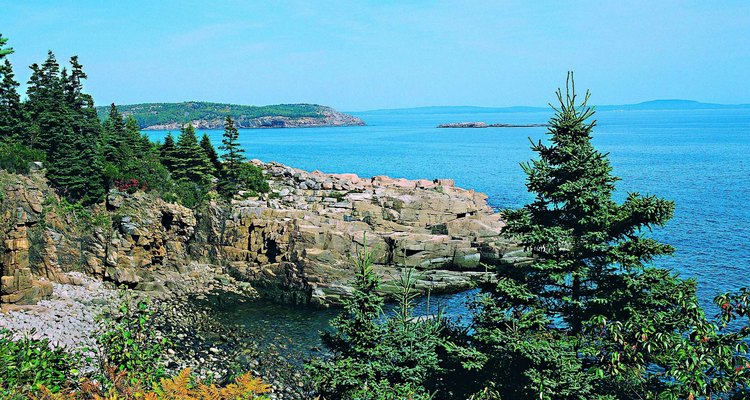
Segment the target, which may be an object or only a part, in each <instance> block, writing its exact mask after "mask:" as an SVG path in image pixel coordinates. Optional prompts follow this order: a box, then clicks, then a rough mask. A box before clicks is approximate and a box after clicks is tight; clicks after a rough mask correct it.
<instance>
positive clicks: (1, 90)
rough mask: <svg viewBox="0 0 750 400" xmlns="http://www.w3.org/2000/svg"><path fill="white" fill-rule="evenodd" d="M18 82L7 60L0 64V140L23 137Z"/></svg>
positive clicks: (22, 117) (22, 118)
mask: <svg viewBox="0 0 750 400" xmlns="http://www.w3.org/2000/svg"><path fill="white" fill-rule="evenodd" d="M18 85H19V84H18V82H17V81H16V80H15V75H14V74H13V66H12V65H11V63H10V61H9V60H7V59H6V60H5V63H4V64H3V65H0V140H5V141H10V140H13V141H19V140H21V138H22V137H23V134H24V130H25V126H24V114H23V108H22V105H21V96H20V95H19V94H18Z"/></svg>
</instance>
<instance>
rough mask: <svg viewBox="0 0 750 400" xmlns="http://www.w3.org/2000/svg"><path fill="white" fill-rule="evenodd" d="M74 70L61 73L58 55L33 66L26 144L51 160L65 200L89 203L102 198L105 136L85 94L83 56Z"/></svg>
mask: <svg viewBox="0 0 750 400" xmlns="http://www.w3.org/2000/svg"><path fill="white" fill-rule="evenodd" d="M70 65H71V70H70V73H68V72H67V71H66V70H64V69H63V70H62V71H60V66H59V64H58V63H57V60H56V59H55V56H54V54H52V52H49V53H48V57H47V60H46V61H45V62H44V64H42V66H39V65H37V64H34V65H32V66H31V69H32V75H31V78H30V80H29V86H28V92H27V95H28V101H27V102H26V103H25V104H24V109H25V110H26V111H27V112H28V115H29V118H30V120H29V123H30V127H29V129H28V130H27V132H25V134H24V135H23V136H24V138H23V140H24V142H25V143H26V144H27V145H28V146H30V147H32V148H34V149H39V150H41V151H43V152H44V153H45V154H46V155H47V160H48V165H47V171H48V177H49V179H50V181H51V182H52V183H53V184H54V185H55V186H57V188H58V189H59V190H60V191H61V192H62V194H63V195H65V196H66V197H68V198H69V199H71V200H76V201H82V202H84V203H86V204H90V203H94V202H96V201H98V200H100V199H101V197H102V196H103V194H104V188H103V187H102V185H101V179H102V176H101V170H102V166H101V164H100V158H99V154H98V149H97V142H98V140H99V135H100V125H99V120H98V119H97V117H96V111H95V109H94V104H93V99H92V98H91V96H89V95H87V94H84V93H83V92H82V81H83V80H85V79H86V74H85V73H83V69H82V66H81V65H80V64H79V63H78V58H77V57H75V56H74V57H72V58H71V59H70Z"/></svg>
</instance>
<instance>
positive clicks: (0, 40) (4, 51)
mask: <svg viewBox="0 0 750 400" xmlns="http://www.w3.org/2000/svg"><path fill="white" fill-rule="evenodd" d="M6 44H8V38H4V37H3V34H2V33H0V60H2V59H3V58H5V56H7V55H8V54H12V53H13V48H12V47H8V48H6V47H5V45H6Z"/></svg>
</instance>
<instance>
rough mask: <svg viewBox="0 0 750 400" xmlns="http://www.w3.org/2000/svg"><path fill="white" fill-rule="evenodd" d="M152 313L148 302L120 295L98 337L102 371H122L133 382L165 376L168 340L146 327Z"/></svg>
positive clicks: (154, 379) (154, 380)
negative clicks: (102, 331)
mask: <svg viewBox="0 0 750 400" xmlns="http://www.w3.org/2000/svg"><path fill="white" fill-rule="evenodd" d="M153 313H154V312H153V311H152V310H151V309H150V308H149V306H148V303H147V301H145V300H135V299H131V298H129V297H128V296H123V298H122V299H121V301H120V306H119V309H118V310H117V314H118V315H117V316H115V317H114V318H113V319H111V320H108V321H107V322H106V332H105V333H104V334H103V335H101V337H99V339H98V342H99V345H100V351H101V353H102V354H101V357H100V358H101V360H100V362H101V363H102V371H107V370H108V369H114V370H115V371H117V372H122V373H124V374H126V375H127V377H128V379H129V380H130V381H131V382H133V383H135V382H143V383H146V384H150V383H152V382H156V381H158V380H159V379H161V378H162V377H164V365H163V363H162V354H163V351H164V347H165V345H166V344H167V342H166V340H165V339H159V338H157V337H156V334H155V332H154V330H152V329H151V328H150V327H149V325H150V320H151V316H152V315H153Z"/></svg>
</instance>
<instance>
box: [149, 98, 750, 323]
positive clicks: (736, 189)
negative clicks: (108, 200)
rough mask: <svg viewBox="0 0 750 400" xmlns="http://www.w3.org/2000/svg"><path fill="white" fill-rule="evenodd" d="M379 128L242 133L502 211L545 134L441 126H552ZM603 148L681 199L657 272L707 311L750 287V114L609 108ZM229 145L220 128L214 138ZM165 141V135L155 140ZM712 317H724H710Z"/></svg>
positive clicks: (306, 165) (372, 120) (511, 202)
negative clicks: (432, 185)
mask: <svg viewBox="0 0 750 400" xmlns="http://www.w3.org/2000/svg"><path fill="white" fill-rule="evenodd" d="M355 115H357V116H359V117H361V118H363V119H364V120H365V121H366V122H367V124H368V126H364V127H345V128H309V129H279V130H241V131H240V140H241V142H242V144H243V146H244V147H245V148H246V149H247V155H248V156H249V157H250V158H258V159H261V160H263V161H279V162H281V163H284V164H287V165H291V166H294V167H298V168H303V169H307V170H314V169H319V170H321V171H324V172H332V173H340V172H354V173H357V174H359V175H360V176H368V177H369V176H374V175H389V176H393V177H406V178H412V179H414V178H427V179H433V178H452V179H455V181H456V184H457V185H459V186H462V187H465V188H472V189H476V190H477V191H481V192H484V193H487V194H488V195H489V202H490V204H491V205H492V206H495V207H498V208H504V207H518V206H521V205H523V204H525V203H526V202H528V201H529V200H530V199H531V196H530V195H529V194H528V193H527V192H526V188H525V186H524V184H525V181H524V178H525V176H524V174H523V172H522V171H521V168H520V167H519V163H521V162H523V161H527V160H529V159H531V158H532V157H534V153H533V152H532V151H531V150H530V149H529V140H528V138H529V137H531V138H532V139H534V140H537V139H544V137H545V135H544V132H545V128H528V129H527V128H512V129H436V128H435V126H436V125H437V124H440V123H448V122H461V121H485V122H488V123H489V122H498V123H541V122H546V121H547V120H548V119H549V117H550V115H551V113H550V112H531V113H529V112H517V113H510V112H504V113H494V114H488V113H464V114H431V113H425V112H411V113H403V112H399V113H383V112H377V113H355ZM596 119H597V120H598V127H597V128H596V129H595V131H594V132H595V134H594V143H595V145H596V146H597V147H598V148H599V149H600V150H602V151H604V152H609V153H610V160H611V162H612V165H613V167H614V174H615V175H617V176H619V177H620V178H622V180H621V181H620V182H619V186H618V188H619V191H618V194H617V195H618V197H619V198H620V199H622V198H624V197H625V195H626V193H627V192H628V191H638V192H641V193H650V194H655V195H658V196H661V197H665V198H667V199H671V200H674V201H675V203H676V211H675V218H674V219H673V220H672V221H671V222H670V223H669V224H668V225H667V226H666V227H665V228H663V229H660V230H658V231H655V232H654V236H656V237H657V238H659V239H662V240H664V241H666V242H668V243H670V244H672V245H674V246H675V247H676V248H677V253H676V254H675V256H674V257H671V258H665V259H660V260H658V261H657V262H656V264H658V265H660V266H666V267H670V268H673V269H674V270H676V271H679V272H680V273H681V274H682V276H684V277H695V278H697V279H698V281H699V286H698V290H699V296H700V298H701V300H702V301H703V303H704V304H708V303H709V302H710V301H711V299H713V296H714V295H715V294H717V293H718V292H720V291H726V290H734V289H738V288H740V287H742V286H750V273H749V272H750V208H749V207H748V206H747V205H746V203H747V201H748V197H749V196H750V161H749V160H748V159H749V158H750V109H737V110H689V111H688V110H685V111H664V110H660V111H603V112H598V113H597V114H596ZM207 133H208V134H209V136H210V137H211V139H212V141H213V142H214V143H215V144H216V145H218V143H219V142H220V137H221V134H222V132H221V131H207ZM149 134H150V135H151V137H152V138H153V139H154V140H158V139H161V138H163V137H164V135H165V134H166V132H158V131H154V132H149ZM709 314H713V312H709Z"/></svg>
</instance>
